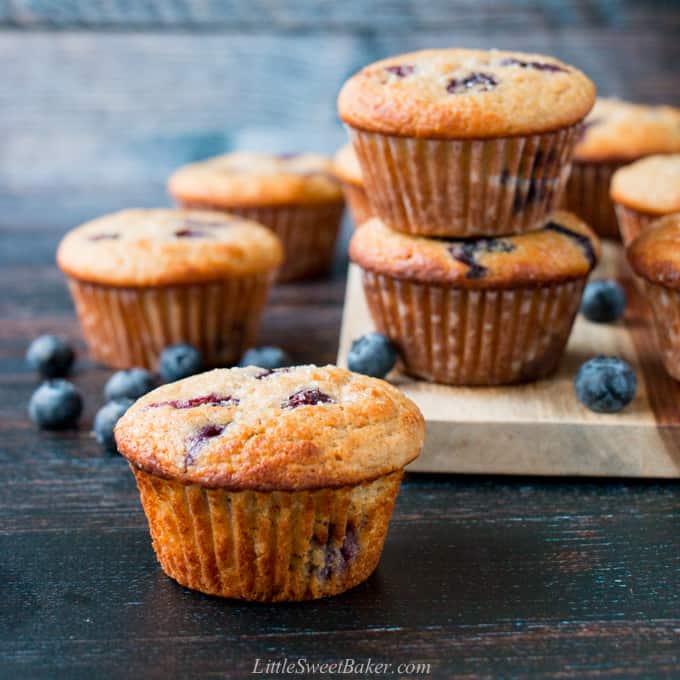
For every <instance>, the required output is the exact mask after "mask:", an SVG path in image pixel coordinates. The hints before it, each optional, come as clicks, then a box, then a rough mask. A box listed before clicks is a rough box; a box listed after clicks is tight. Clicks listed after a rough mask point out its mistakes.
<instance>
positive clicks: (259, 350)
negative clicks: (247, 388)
mask: <svg viewBox="0 0 680 680" xmlns="http://www.w3.org/2000/svg"><path fill="white" fill-rule="evenodd" d="M292 363H293V360H292V359H291V358H290V356H289V354H288V353H287V352H285V351H284V350H282V349H281V348H280V347H268V346H265V347H253V348H252V349H249V350H248V351H247V352H246V353H245V354H244V355H243V357H241V361H239V364H238V365H239V366H258V367H259V368H284V367H286V366H290V365H291V364H292Z"/></svg>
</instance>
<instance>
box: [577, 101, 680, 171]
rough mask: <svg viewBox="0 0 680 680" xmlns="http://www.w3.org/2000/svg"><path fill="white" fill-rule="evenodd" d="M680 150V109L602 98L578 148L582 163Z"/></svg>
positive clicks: (587, 119)
mask: <svg viewBox="0 0 680 680" xmlns="http://www.w3.org/2000/svg"><path fill="white" fill-rule="evenodd" d="M678 151H680V109H676V108H673V107H671V106H647V105H645V104H632V103H631V102H625V101H622V100H620V99H606V98H602V99H598V100H597V101H596V102H595V106H594V107H593V110H592V111H591V112H590V114H589V115H588V117H587V118H586V120H585V123H584V132H583V136H582V138H581V140H580V142H579V143H578V144H577V145H576V151H575V155H574V158H575V159H576V160H579V161H595V162H597V161H622V162H625V161H632V160H635V159H636V158H641V157H642V156H649V155H651V154H656V153H674V152H678Z"/></svg>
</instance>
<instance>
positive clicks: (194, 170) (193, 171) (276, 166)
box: [168, 151, 342, 208]
mask: <svg viewBox="0 0 680 680" xmlns="http://www.w3.org/2000/svg"><path fill="white" fill-rule="evenodd" d="M168 191H169V192H170V194H171V195H172V196H173V197H174V198H175V199H177V200H178V201H181V202H183V203H187V204H190V203H197V204H201V203H203V204H209V205H214V206H220V207H225V208H229V207H235V208H238V207H257V206H271V205H307V204H317V203H326V202H334V201H340V200H342V190H341V188H340V186H339V184H338V181H337V180H336V179H335V176H334V175H333V163H332V162H331V161H330V159H328V158H326V157H324V156H319V155H317V154H309V153H300V154H297V153H289V154H268V153H256V152H250V151H237V152H234V153H227V154H224V155H223V156H216V157H214V158H208V159H207V160H204V161H200V162H198V163H191V164H189V165H184V166H182V167H181V168H179V169H178V170H176V171H175V172H174V173H173V174H172V175H171V177H170V179H169V180H168Z"/></svg>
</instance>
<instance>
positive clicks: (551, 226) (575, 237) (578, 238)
mask: <svg viewBox="0 0 680 680" xmlns="http://www.w3.org/2000/svg"><path fill="white" fill-rule="evenodd" d="M543 229H545V230H547V231H554V232H556V233H558V234H562V235H563V236H566V237H567V238H570V239H572V241H575V242H576V243H577V244H578V245H579V246H580V247H581V250H583V254H584V255H585V257H586V260H588V263H589V264H590V266H591V267H594V266H595V264H596V262H597V256H596V255H595V249H594V248H593V243H592V241H591V240H590V239H589V238H588V237H587V236H586V235H585V234H580V233H579V232H577V231H573V230H572V229H569V228H568V227H565V226H563V225H562V224H558V223H557V222H548V224H546V225H545V226H544V227H543Z"/></svg>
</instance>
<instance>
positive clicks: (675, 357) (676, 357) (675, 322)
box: [638, 279, 680, 380]
mask: <svg viewBox="0 0 680 680" xmlns="http://www.w3.org/2000/svg"><path fill="white" fill-rule="evenodd" d="M638 281H642V284H643V286H644V292H645V296H646V298H647V301H648V302H649V305H650V307H651V308H652V316H653V318H654V326H655V328H656V337H657V339H658V342H659V349H660V351H661V360H662V361H663V365H664V367H665V368H666V371H667V372H668V374H669V375H670V376H671V377H672V378H674V379H675V380H680V290H675V289H673V288H665V287H664V286H659V285H657V284H653V283H649V282H648V281H643V280H642V279H638Z"/></svg>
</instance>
